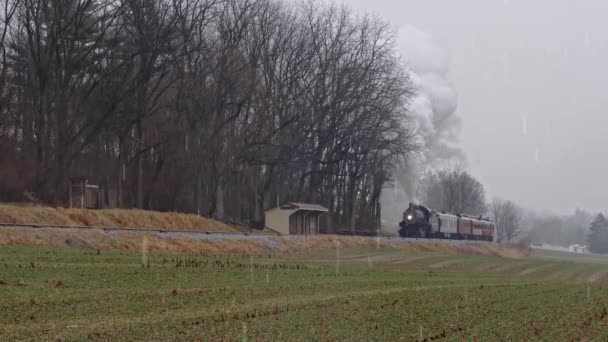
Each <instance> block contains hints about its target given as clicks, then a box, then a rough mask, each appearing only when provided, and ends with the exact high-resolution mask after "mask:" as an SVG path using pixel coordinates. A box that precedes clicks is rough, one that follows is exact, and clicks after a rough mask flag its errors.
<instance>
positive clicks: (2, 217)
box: [0, 204, 240, 232]
mask: <svg viewBox="0 0 608 342" xmlns="http://www.w3.org/2000/svg"><path fill="white" fill-rule="evenodd" d="M0 223H14V224H39V225H62V226H88V227H119V228H157V229H165V230H196V231H205V232H210V231H217V232H238V231H240V230H239V229H238V228H235V227H232V226H229V225H226V224H223V223H221V222H218V221H214V220H211V219H207V218H204V217H200V216H198V215H190V214H180V213H161V212H156V211H147V210H135V209H129V210H127V209H111V210H87V209H65V208H51V207H45V206H39V205H31V204H29V205H28V204H0Z"/></svg>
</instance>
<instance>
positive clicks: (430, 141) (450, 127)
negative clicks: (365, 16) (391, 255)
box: [381, 26, 464, 231]
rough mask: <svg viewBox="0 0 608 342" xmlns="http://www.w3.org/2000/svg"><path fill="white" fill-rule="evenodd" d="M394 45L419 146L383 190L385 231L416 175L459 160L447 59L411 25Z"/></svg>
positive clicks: (410, 194) (410, 193)
mask: <svg viewBox="0 0 608 342" xmlns="http://www.w3.org/2000/svg"><path fill="white" fill-rule="evenodd" d="M398 46H399V49H400V51H401V54H402V58H403V60H404V63H405V64H406V66H407V68H408V70H409V72H410V76H411V80H412V83H413V85H414V87H415V91H416V95H415V96H414V98H413V99H412V102H411V103H410V109H411V111H412V113H413V114H414V117H415V120H416V129H417V132H418V136H419V139H420V140H419V142H418V143H419V145H420V146H421V149H420V151H419V152H418V153H416V154H415V155H413V156H410V157H409V158H408V160H407V161H406V162H405V163H404V165H400V166H397V167H396V168H395V171H394V173H393V179H395V186H394V189H393V191H384V194H383V197H382V199H381V201H382V212H383V214H382V216H383V221H384V222H385V224H384V225H383V226H385V227H386V228H387V229H388V230H390V231H393V230H395V229H396V222H398V221H399V220H400V217H401V213H402V212H403V210H405V208H406V207H407V205H408V203H409V202H415V201H416V200H417V198H416V190H417V187H418V181H419V179H420V177H421V176H422V174H423V173H424V172H425V171H426V170H429V169H432V168H433V167H437V166H439V165H441V164H443V163H445V162H448V161H457V162H463V161H464V154H463V152H462V151H461V150H460V149H459V148H458V147H456V146H455V145H456V143H457V142H458V136H459V133H460V127H461V122H460V118H459V117H458V116H456V108H457V104H458V99H457V94H456V91H455V89H454V88H453V87H452V85H451V84H450V82H449V80H448V69H449V68H448V58H447V56H446V55H445V53H444V52H443V50H442V49H441V48H440V47H439V46H438V45H437V43H436V42H435V41H434V40H433V37H432V36H431V35H430V34H428V33H426V32H423V31H421V30H419V29H417V28H416V27H413V26H405V27H402V28H401V29H400V30H399V37H398Z"/></svg>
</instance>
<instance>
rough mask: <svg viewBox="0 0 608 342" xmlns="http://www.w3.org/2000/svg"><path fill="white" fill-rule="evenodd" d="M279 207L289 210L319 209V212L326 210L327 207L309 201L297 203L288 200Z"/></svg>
mask: <svg viewBox="0 0 608 342" xmlns="http://www.w3.org/2000/svg"><path fill="white" fill-rule="evenodd" d="M281 209H288V210H289V209H291V210H294V209H295V210H308V211H320V212H324V213H326V212H328V211H329V209H327V208H325V207H323V206H321V205H318V204H311V203H298V202H288V203H286V204H283V205H281Z"/></svg>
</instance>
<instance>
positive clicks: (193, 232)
mask: <svg viewBox="0 0 608 342" xmlns="http://www.w3.org/2000/svg"><path fill="white" fill-rule="evenodd" d="M15 228H32V229H79V230H101V231H106V232H135V233H161V234H186V235H197V236H199V235H226V236H280V235H281V234H279V233H256V232H214V231H210V232H209V231H196V230H175V229H162V228H121V227H91V226H65V225H49V224H17V223H0V229H15Z"/></svg>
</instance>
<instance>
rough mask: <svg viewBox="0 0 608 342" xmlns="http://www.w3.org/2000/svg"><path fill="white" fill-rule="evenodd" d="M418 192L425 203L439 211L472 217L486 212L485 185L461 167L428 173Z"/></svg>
mask: <svg viewBox="0 0 608 342" xmlns="http://www.w3.org/2000/svg"><path fill="white" fill-rule="evenodd" d="M418 192H419V195H420V198H421V199H422V200H423V203H425V204H426V205H428V206H429V207H431V208H434V209H437V210H446V211H449V212H451V213H462V214H471V215H483V214H484V213H485V212H486V204H485V189H484V187H483V185H482V184H481V183H480V182H479V181H478V180H477V179H475V178H474V177H473V176H471V175H470V174H469V173H468V172H467V171H464V170H463V169H462V167H461V166H459V165H456V166H452V167H449V168H447V169H444V170H439V171H430V172H427V174H426V175H425V176H424V178H423V180H422V182H421V185H420V188H419V189H418Z"/></svg>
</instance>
